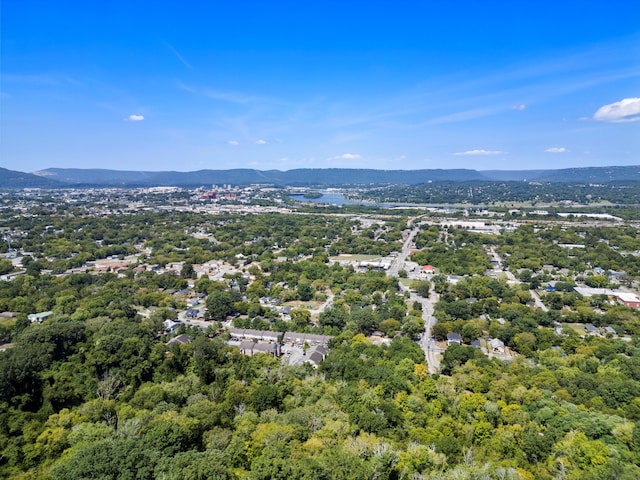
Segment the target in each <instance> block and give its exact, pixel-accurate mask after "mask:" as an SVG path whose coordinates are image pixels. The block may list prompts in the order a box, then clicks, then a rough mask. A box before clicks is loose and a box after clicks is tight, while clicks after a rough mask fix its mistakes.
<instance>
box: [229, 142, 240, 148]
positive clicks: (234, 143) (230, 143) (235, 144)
mask: <svg viewBox="0 0 640 480" xmlns="http://www.w3.org/2000/svg"><path fill="white" fill-rule="evenodd" d="M227 143H228V144H229V145H231V146H233V147H237V146H238V145H240V142H239V141H237V140H229V141H228V142H227Z"/></svg>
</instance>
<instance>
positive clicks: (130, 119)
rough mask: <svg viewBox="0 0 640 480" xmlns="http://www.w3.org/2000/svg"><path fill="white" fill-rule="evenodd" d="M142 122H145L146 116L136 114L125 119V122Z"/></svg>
mask: <svg viewBox="0 0 640 480" xmlns="http://www.w3.org/2000/svg"><path fill="white" fill-rule="evenodd" d="M142 120H144V115H136V114H134V113H132V114H131V115H129V116H128V117H127V118H125V119H124V121H125V122H141V121H142Z"/></svg>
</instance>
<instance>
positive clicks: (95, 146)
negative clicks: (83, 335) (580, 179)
mask: <svg viewBox="0 0 640 480" xmlns="http://www.w3.org/2000/svg"><path fill="white" fill-rule="evenodd" d="M217 3H218V2H213V3H211V4H209V3H205V2H195V4H193V5H191V4H190V5H188V6H185V5H184V4H182V5H181V4H180V3H178V2H161V3H160V4H151V3H149V2H138V3H134V4H130V3H125V2H121V1H115V2H109V4H105V5H102V4H100V5H98V4H96V5H93V4H86V3H77V2H70V1H67V2H56V3H55V4H54V3H52V2H36V1H27V2H5V3H4V4H3V8H2V17H1V18H2V57H1V69H0V82H1V83H0V101H1V102H2V107H1V112H0V113H1V116H0V123H1V127H2V130H1V131H0V135H1V143H2V146H1V147H0V148H1V150H0V153H2V160H1V161H0V166H2V167H5V168H9V169H13V170H20V171H37V170H41V169H45V168H48V167H61V168H108V169H118V170H150V171H162V170H178V171H194V170H200V169H231V168H255V169H259V170H269V169H278V170H290V169H296V168H334V167H344V168H375V169H406V170H411V169H434V168H470V169H477V170H489V169H498V170H525V169H536V168H547V169H548V168H569V167H583V166H605V165H636V164H638V163H640V162H638V153H640V140H638V138H640V128H639V127H640V123H638V122H637V120H640V98H639V97H640V88H639V87H640V82H639V78H640V62H639V58H640V30H639V28H638V24H637V21H636V19H637V18H638V17H639V16H640V6H639V5H637V4H636V3H635V2H631V1H620V2H615V3H613V4H611V3H605V2H602V1H592V2H573V1H570V2H561V3H552V2H536V3H522V2H518V3H517V4H513V5H508V6H507V7H505V6H504V3H502V2H487V3H483V4H475V3H471V2H456V3H455V4H454V3H448V4H446V5H444V4H442V5H441V4H431V2H422V3H420V4H417V2H416V4H414V3H413V2H408V3H406V4H403V3H401V4H398V5H394V9H393V10H391V9H390V6H389V4H388V3H386V2H323V3H321V4H301V3H295V2H268V3H267V2H263V3H261V2H237V3H234V4H233V5H218V4H217ZM514 3H515V2H514ZM152 5H153V6H155V7H156V8H155V9H152Z"/></svg>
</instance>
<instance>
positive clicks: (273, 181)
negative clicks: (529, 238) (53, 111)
mask: <svg viewBox="0 0 640 480" xmlns="http://www.w3.org/2000/svg"><path fill="white" fill-rule="evenodd" d="M469 181H480V182H489V181H500V182H506V181H530V182H531V181H534V182H567V183H608V182H617V181H631V182H638V181H640V166H630V167H586V168H566V169H559V170H519V171H517V170H487V171H478V170H468V169H432V170H426V169H425V170H373V169H353V168H318V169H308V168H307V169H304V168H303V169H295V170H287V171H280V170H253V169H246V168H245V169H242V168H239V169H231V170H199V171H196V172H147V171H124V170H107V169H80V168H48V169H46V170H41V171H39V172H34V174H30V173H22V172H16V171H12V170H6V169H0V188H23V187H51V188H54V187H85V186H103V187H106V186H113V187H147V186H183V187H194V186H208V185H214V184H217V185H220V184H232V185H250V184H268V185H276V186H282V187H286V186H309V187H311V186H316V187H332V186H333V187H336V186H373V185H389V184H394V185H418V184H422V183H428V182H469Z"/></svg>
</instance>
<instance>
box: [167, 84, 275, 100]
mask: <svg viewBox="0 0 640 480" xmlns="http://www.w3.org/2000/svg"><path fill="white" fill-rule="evenodd" d="M176 85H177V86H178V88H179V89H180V90H184V91H185V92H189V93H193V94H194V95H202V96H203V97H206V98H208V99H210V100H216V101H220V102H228V103H236V104H239V105H246V104H252V103H276V102H275V101H274V100H271V99H269V98H266V97H260V96H257V95H248V94H245V93H240V92H229V91H223V90H216V89H213V88H201V87H194V86H192V85H187V84H185V83H183V82H176Z"/></svg>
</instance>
